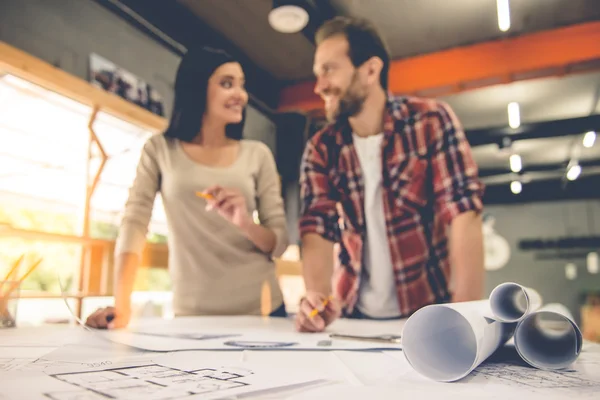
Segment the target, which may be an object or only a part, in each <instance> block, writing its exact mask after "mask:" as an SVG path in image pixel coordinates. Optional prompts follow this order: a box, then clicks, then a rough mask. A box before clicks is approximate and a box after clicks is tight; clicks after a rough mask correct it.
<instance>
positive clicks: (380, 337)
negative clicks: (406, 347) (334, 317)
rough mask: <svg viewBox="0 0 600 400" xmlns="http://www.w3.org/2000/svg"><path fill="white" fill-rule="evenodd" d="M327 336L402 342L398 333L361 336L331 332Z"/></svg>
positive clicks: (367, 340)
mask: <svg viewBox="0 0 600 400" xmlns="http://www.w3.org/2000/svg"><path fill="white" fill-rule="evenodd" d="M329 337H330V338H332V339H347V340H361V341H366V342H382V343H402V337H401V336H400V335H377V336H361V335H346V334H341V333H332V334H330V335H329Z"/></svg>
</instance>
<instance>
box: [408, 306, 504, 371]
mask: <svg viewBox="0 0 600 400" xmlns="http://www.w3.org/2000/svg"><path fill="white" fill-rule="evenodd" d="M486 316H488V317H486ZM489 316H491V310H490V306H489V301H487V300H481V301H472V302H464V303H454V304H439V305H431V306H427V307H424V308H422V309H420V310H419V311H417V312H416V313H414V314H413V315H412V316H411V317H410V318H409V319H408V321H406V324H405V325H404V330H403V331H402V346H403V352H404V355H405V357H406V359H407V360H408V362H409V363H410V365H412V367H413V368H414V369H415V370H416V371H417V372H419V373H421V374H422V375H424V376H426V377H428V378H430V379H434V380H436V381H442V382H451V381H456V380H459V379H462V378H464V377H465V376H467V375H468V374H469V373H470V372H471V371H473V369H475V368H476V367H477V366H478V365H479V364H481V363H482V362H483V361H484V360H485V359H487V358H488V357H489V356H490V355H491V354H492V353H494V352H495V351H496V350H497V349H498V348H499V347H500V346H502V345H504V343H506V341H507V340H508V339H509V338H510V337H511V336H512V334H513V332H514V329H515V327H516V323H504V322H499V321H495V320H493V319H491V318H490V317H489Z"/></svg>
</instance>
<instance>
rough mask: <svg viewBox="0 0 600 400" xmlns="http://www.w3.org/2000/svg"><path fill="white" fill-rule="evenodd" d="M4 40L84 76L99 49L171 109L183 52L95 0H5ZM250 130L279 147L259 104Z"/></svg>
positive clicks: (1, 9) (1, 11)
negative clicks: (154, 91) (156, 39)
mask: <svg viewBox="0 0 600 400" xmlns="http://www.w3.org/2000/svg"><path fill="white" fill-rule="evenodd" d="M0 40H1V41H4V42H6V43H8V44H10V45H12V46H15V47H17V48H19V49H22V50H24V51H26V52H28V53H30V54H32V55H34V56H36V57H38V58H40V59H42V60H44V61H46V62H48V63H50V64H52V65H55V66H57V67H59V68H61V69H63V70H65V71H67V72H69V73H71V74H73V75H75V76H78V77H80V78H82V79H84V80H88V67H89V56H90V53H97V54H99V55H100V56H102V57H104V58H106V59H108V60H110V61H112V62H113V63H115V64H116V65H118V66H120V67H122V68H124V69H125V70H128V71H130V72H131V73H133V74H135V75H137V76H138V77H139V78H141V79H143V80H145V81H146V82H147V83H148V84H150V85H151V86H153V87H154V88H155V89H156V90H157V91H158V92H159V93H160V94H161V96H162V97H163V101H164V105H165V111H166V113H167V116H169V115H170V113H171V108H172V104H173V86H174V82H175V73H176V71H177V66H178V64H179V56H178V55H177V54H175V53H173V52H172V51H171V50H169V49H167V48H166V47H164V46H162V45H160V44H159V43H157V42H156V41H154V40H153V39H151V38H150V37H148V36H147V35H145V34H144V33H143V32H140V31H139V30H137V29H136V28H135V27H133V26H131V25H130V24H129V23H128V22H127V21H125V20H123V19H122V18H120V17H118V16H117V15H115V14H114V13H112V12H111V11H109V10H108V9H106V8H104V7H103V6H101V5H99V4H97V3H96V2H95V1H93V0H0ZM245 135H246V136H247V137H250V138H253V139H257V140H261V141H264V142H265V143H266V144H267V145H268V146H269V147H270V148H271V150H272V151H273V152H275V125H274V124H273V123H272V122H271V121H270V120H269V119H268V118H266V117H265V116H264V115H262V113H260V112H259V111H257V110H255V109H254V108H250V110H249V111H248V121H247V129H246V131H245Z"/></svg>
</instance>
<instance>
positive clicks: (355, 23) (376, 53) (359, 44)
mask: <svg viewBox="0 0 600 400" xmlns="http://www.w3.org/2000/svg"><path fill="white" fill-rule="evenodd" d="M338 35H339V36H343V37H345V38H346V40H347V41H348V56H349V57H350V60H351V61H352V64H354V66H355V67H359V66H361V65H362V64H363V63H364V62H365V61H367V60H368V59H370V58H371V57H379V58H381V61H383V68H382V69H381V75H380V77H379V81H380V83H381V87H382V88H383V89H384V90H387V89H388V73H389V69H390V52H389V50H388V47H387V45H386V43H385V42H384V40H383V38H382V37H381V34H380V33H379V31H378V30H377V29H376V28H375V26H374V25H373V24H372V23H371V22H370V21H369V20H367V19H364V18H354V17H341V16H339V17H335V18H333V19H330V20H329V21H326V22H325V23H324V24H323V25H321V27H320V28H319V29H318V30H317V33H316V34H315V43H316V44H317V45H319V44H320V43H322V42H323V41H324V40H326V39H329V38H331V37H333V36H338Z"/></svg>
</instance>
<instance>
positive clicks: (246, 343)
mask: <svg viewBox="0 0 600 400" xmlns="http://www.w3.org/2000/svg"><path fill="white" fill-rule="evenodd" d="M223 344H224V345H226V346H233V347H243V348H246V349H267V348H278V347H290V346H294V345H296V344H298V343H294V342H263V341H255V340H229V341H227V342H225V343H223Z"/></svg>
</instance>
